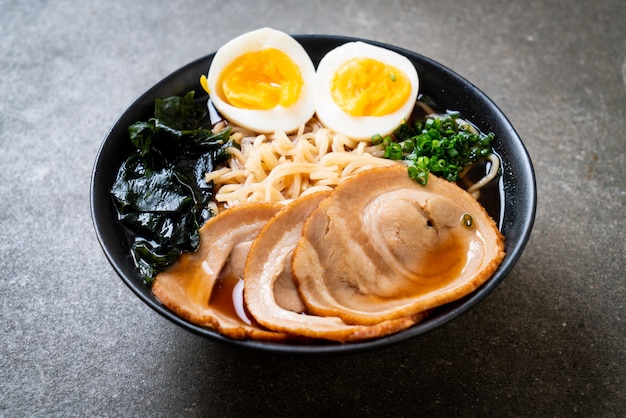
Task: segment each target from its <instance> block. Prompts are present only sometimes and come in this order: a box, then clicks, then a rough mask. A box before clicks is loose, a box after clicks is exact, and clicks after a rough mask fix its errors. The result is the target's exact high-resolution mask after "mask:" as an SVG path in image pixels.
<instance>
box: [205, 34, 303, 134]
mask: <svg viewBox="0 0 626 418" xmlns="http://www.w3.org/2000/svg"><path fill="white" fill-rule="evenodd" d="M314 80H315V67H314V66H313V63H312V61H311V58H310V57H309V55H308V54H307V52H306V51H305V50H304V48H303V47H302V45H300V44H299V43H298V42H297V41H296V40H295V39H294V38H292V37H291V36H289V35H287V34H286V33H284V32H281V31H278V30H275V29H271V28H262V29H258V30H255V31H252V32H248V33H245V34H243V35H240V36H238V37H237V38H234V39H233V40H231V41H230V42H228V43H226V44H224V45H223V46H222V47H221V48H220V49H219V50H218V51H217V52H216V54H215V57H214V58H213V61H212V63H211V66H210V68H209V72H208V75H207V80H206V82H207V88H208V91H209V96H210V98H211V101H212V103H213V105H214V106H215V108H216V109H217V110H218V111H219V112H220V113H221V115H222V116H223V117H224V118H226V119H227V120H228V121H230V122H232V123H234V124H236V125H239V126H242V127H244V128H247V129H250V130H252V131H255V132H259V133H271V132H274V131H277V130H280V131H285V132H291V131H294V130H296V129H298V128H299V127H300V126H301V125H303V124H304V123H306V122H307V121H308V120H309V119H310V118H311V117H312V116H313V114H314V113H315V95H314V90H313V86H314Z"/></svg>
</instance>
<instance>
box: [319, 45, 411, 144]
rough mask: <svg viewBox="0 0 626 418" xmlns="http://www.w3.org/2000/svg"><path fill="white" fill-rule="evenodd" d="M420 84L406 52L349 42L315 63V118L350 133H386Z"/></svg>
mask: <svg viewBox="0 0 626 418" xmlns="http://www.w3.org/2000/svg"><path fill="white" fill-rule="evenodd" d="M418 88H419V80H418V77H417V71H416V70H415V67H414V66H413V64H412V63H411V61H409V60H408V59H407V58H406V57H404V56H402V55H400V54H398V53H396V52H394V51H391V50H388V49H385V48H381V47H378V46H374V45H371V44H368V43H364V42H360V41H358V42H348V43H346V44H343V45H341V46H339V47H337V48H335V49H333V50H331V51H330V52H328V53H327V54H326V55H325V56H324V57H323V58H322V60H321V61H320V63H319V65H318V67H317V75H316V89H317V91H316V112H317V117H318V119H319V120H320V122H321V123H322V124H323V125H324V126H326V127H327V128H329V129H332V130H333V131H336V132H338V133H341V134H344V135H346V136H348V137H350V138H354V139H367V138H371V137H372V135H374V134H380V135H383V136H384V135H388V134H390V133H391V132H393V130H394V129H395V128H397V127H398V126H399V125H400V124H401V123H402V122H403V121H405V120H406V119H408V117H409V116H410V114H411V111H412V110H413V107H414V105H415V101H416V99H417V92H418Z"/></svg>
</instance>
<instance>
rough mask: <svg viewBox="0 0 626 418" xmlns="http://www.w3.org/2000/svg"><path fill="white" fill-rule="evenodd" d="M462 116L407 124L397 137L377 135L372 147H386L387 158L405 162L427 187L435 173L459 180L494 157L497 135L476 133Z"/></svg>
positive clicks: (401, 128) (430, 117) (411, 174)
mask: <svg viewBox="0 0 626 418" xmlns="http://www.w3.org/2000/svg"><path fill="white" fill-rule="evenodd" d="M459 117H460V114H459V113H449V114H446V115H443V116H439V115H429V116H427V117H426V119H425V120H420V121H411V122H407V121H404V122H403V123H402V124H401V125H400V126H398V128H396V130H395V131H394V133H393V137H389V136H386V137H384V138H382V137H381V135H374V136H373V137H372V143H373V144H374V145H378V144H381V143H382V145H383V146H384V150H385V154H384V157H385V158H389V159H392V160H405V161H406V162H407V163H408V164H407V166H408V171H409V176H410V177H411V178H413V179H415V180H416V181H418V182H419V183H420V184H424V185H425V184H426V183H427V181H428V173H430V172H432V173H435V174H436V175H438V176H441V177H443V178H445V179H447V180H449V181H452V182H456V181H458V180H459V173H461V171H462V170H463V168H465V167H466V166H468V165H470V164H472V163H474V162H476V161H478V160H480V159H483V158H486V157H487V156H489V154H491V153H492V152H493V151H492V146H491V144H492V142H493V140H494V135H493V133H489V134H487V135H485V134H482V133H475V131H473V129H472V128H471V126H470V125H469V124H468V123H466V122H463V121H457V119H459Z"/></svg>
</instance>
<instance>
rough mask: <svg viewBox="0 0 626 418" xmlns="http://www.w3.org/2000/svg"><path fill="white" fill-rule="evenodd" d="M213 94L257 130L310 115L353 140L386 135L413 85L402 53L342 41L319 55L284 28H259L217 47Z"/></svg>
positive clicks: (404, 112) (411, 99) (225, 111)
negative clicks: (310, 52)
mask: <svg viewBox="0 0 626 418" xmlns="http://www.w3.org/2000/svg"><path fill="white" fill-rule="evenodd" d="M206 81H207V86H206V87H207V88H208V91H209V95H210V97H211V101H212V102H213V104H214V105H215V107H216V108H217V110H219V111H220V113H221V114H222V115H223V116H224V117H225V118H226V119H228V120H229V121H230V122H232V123H234V124H237V125H239V126H242V127H244V128H247V129H250V130H252V131H255V132H261V133H271V132H274V131H278V130H280V131H285V132H293V131H295V130H296V129H298V128H299V127H300V126H301V125H303V124H305V123H306V122H307V121H308V120H309V119H310V118H311V117H312V116H313V115H314V114H317V118H318V119H319V120H320V122H321V123H322V124H323V125H324V126H326V127H327V128H329V129H331V130H333V131H335V132H338V133H341V134H344V135H346V136H348V137H350V138H354V139H367V138H370V137H371V136H372V135H374V134H381V135H387V134H389V133H391V132H392V131H393V130H394V129H395V128H396V127H398V126H399V125H400V124H401V123H402V122H403V121H404V120H405V119H407V118H408V117H409V115H410V114H411V111H412V109H413V106H414V105H415V101H416V99H417V92H418V87H419V80H418V76H417V71H416V70H415V67H414V66H413V64H412V63H411V62H410V61H409V60H408V59H407V58H406V57H404V56H402V55H400V54H397V53H395V52H393V51H390V50H388V49H384V48H381V47H377V46H374V45H371V44H367V43H364V42H348V43H345V44H343V45H341V46H339V47H337V48H335V49H333V50H331V51H330V52H328V53H327V54H326V55H325V56H324V57H323V58H322V60H321V61H320V63H319V65H318V67H317V71H316V69H315V67H314V65H313V62H312V61H311V58H310V57H309V55H308V54H307V52H306V51H305V49H304V48H303V47H302V45H300V44H299V43H298V42H297V41H296V40H295V39H294V38H292V37H291V36H289V35H287V34H286V33H283V32H280V31H277V30H274V29H270V28H263V29H259V30H255V31H252V32H248V33H246V34H243V35H241V36H239V37H237V38H235V39H233V40H231V41H230V42H228V43H226V44H225V45H224V46H222V47H221V48H220V49H219V50H218V51H217V53H216V54H215V57H214V58H213V62H212V64H211V68H210V69H209V73H208V76H207V80H206Z"/></svg>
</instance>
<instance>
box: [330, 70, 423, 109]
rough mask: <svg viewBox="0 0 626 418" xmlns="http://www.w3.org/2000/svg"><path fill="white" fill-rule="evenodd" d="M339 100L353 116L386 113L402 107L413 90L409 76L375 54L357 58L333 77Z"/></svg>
mask: <svg viewBox="0 0 626 418" xmlns="http://www.w3.org/2000/svg"><path fill="white" fill-rule="evenodd" d="M330 89H331V95H332V98H333V100H334V101H335V103H337V105H338V106H339V107H340V108H341V109H343V111H344V112H346V113H348V114H349V115H351V116H384V115H387V114H390V113H393V112H395V111H396V110H398V109H400V108H401V107H402V105H403V104H404V103H405V102H406V100H407V99H408V97H409V95H410V94H411V82H410V81H409V79H408V77H407V76H406V75H405V74H404V73H403V72H402V71H400V70H399V69H397V68H396V67H394V66H391V65H387V64H385V63H382V62H380V61H376V60H374V59H371V58H353V59H351V60H349V61H346V62H344V63H343V64H341V65H340V66H339V68H338V69H337V71H336V72H335V74H334V77H333V79H332V80H331V85H330Z"/></svg>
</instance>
